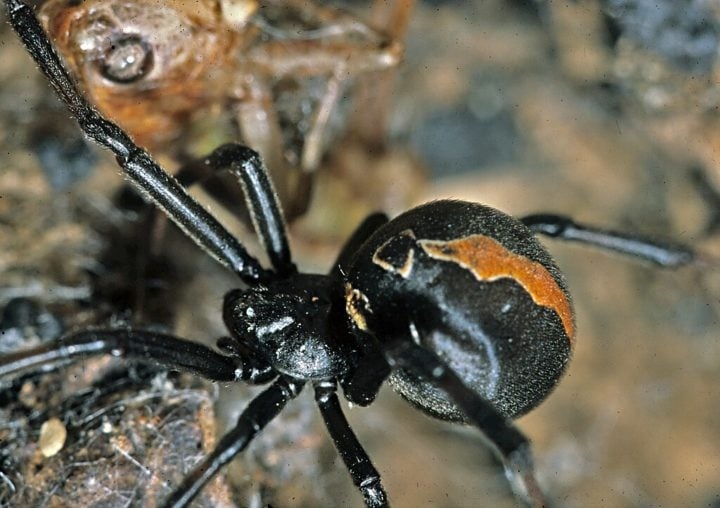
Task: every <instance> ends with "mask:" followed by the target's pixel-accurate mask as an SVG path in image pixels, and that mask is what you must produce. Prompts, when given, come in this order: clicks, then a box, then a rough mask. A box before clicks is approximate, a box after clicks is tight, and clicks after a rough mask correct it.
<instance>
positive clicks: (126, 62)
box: [100, 34, 153, 83]
mask: <svg viewBox="0 0 720 508" xmlns="http://www.w3.org/2000/svg"><path fill="white" fill-rule="evenodd" d="M152 66H153V52H152V49H151V48H150V45H149V44H148V43H147V42H146V41H145V40H143V39H142V38H141V37H140V36H138V35H135V34H123V35H121V36H119V37H117V38H116V39H114V40H113V41H112V42H111V43H110V45H109V46H108V48H107V50H106V51H105V55H103V59H102V62H101V64H100V72H102V75H103V76H105V77H106V78H107V79H109V80H111V81H115V82H116V83H133V82H135V81H137V80H139V79H140V78H142V77H144V76H146V75H147V73H148V72H150V69H152Z"/></svg>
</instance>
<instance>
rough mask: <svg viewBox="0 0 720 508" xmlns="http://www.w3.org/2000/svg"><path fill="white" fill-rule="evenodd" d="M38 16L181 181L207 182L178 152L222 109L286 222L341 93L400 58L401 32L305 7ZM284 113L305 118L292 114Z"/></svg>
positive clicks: (178, 4) (112, 109) (197, 3)
mask: <svg viewBox="0 0 720 508" xmlns="http://www.w3.org/2000/svg"><path fill="white" fill-rule="evenodd" d="M411 10H412V5H408V6H407V7H406V6H404V5H402V6H401V9H400V13H393V14H391V15H389V16H392V19H395V18H397V17H402V15H403V13H405V15H407V13H409V12H410V11H411ZM39 19H40V21H41V23H42V25H43V26H44V27H45V30H46V31H47V33H48V34H49V36H50V39H51V40H52V41H53V42H54V44H55V47H56V48H57V49H58V51H59V53H60V55H61V56H62V58H63V61H64V62H65V64H66V67H67V69H68V70H69V71H70V74H71V76H72V77H73V79H74V80H75V81H76V82H77V83H78V85H79V87H80V88H81V89H82V90H83V91H84V92H85V94H86V97H87V98H88V99H89V100H90V102H91V103H92V104H93V105H94V106H95V107H97V108H98V110H99V111H100V112H101V113H102V114H103V115H105V116H107V117H108V118H111V119H112V120H113V121H114V122H117V123H118V124H119V125H120V126H121V127H122V128H123V129H124V130H125V131H126V132H128V133H129V135H130V136H131V137H132V138H133V140H134V141H135V142H136V143H137V144H138V145H139V146H141V147H143V148H145V149H147V150H149V151H150V152H151V153H162V154H163V155H166V156H168V155H169V156H171V157H172V158H173V159H174V160H176V161H177V162H179V163H180V164H183V166H182V167H181V169H180V172H181V173H183V174H184V176H183V178H185V177H188V176H190V177H191V178H193V179H197V180H205V179H207V178H208V172H207V171H203V169H204V168H203V165H202V164H196V163H195V161H194V160H193V159H194V156H195V155H196V154H192V153H191V151H190V150H188V149H187V148H188V138H189V137H190V135H189V134H190V132H191V131H192V130H193V126H194V125H195V126H196V124H202V122H203V120H204V118H203V115H207V114H208V112H209V111H213V110H217V109H220V110H222V111H225V112H227V113H229V116H231V117H232V120H233V121H234V122H231V123H234V125H233V126H232V129H230V130H232V131H235V130H237V131H239V132H238V134H239V136H240V138H239V139H241V140H242V141H243V143H244V144H246V145H248V146H252V147H253V148H254V149H255V150H256V151H257V152H259V153H260V155H261V157H262V158H263V160H264V161H265V164H266V166H267V167H268V169H269V171H270V173H271V175H272V177H273V180H274V181H275V184H276V186H277V191H278V194H279V195H280V198H281V201H282V203H283V204H284V205H285V213H286V216H287V217H288V218H295V217H298V216H299V215H301V214H302V213H303V212H304V211H305V209H306V207H307V206H308V205H309V200H310V193H311V190H312V189H311V187H312V173H313V172H314V171H315V170H316V169H317V167H318V166H319V164H320V162H321V159H322V157H323V155H324V154H325V153H326V151H327V149H328V144H329V141H330V139H329V138H331V137H332V136H331V135H332V134H333V133H332V131H333V129H335V130H342V127H341V128H340V129H337V127H338V126H337V125H335V124H341V123H343V122H341V121H340V120H339V119H337V118H335V116H338V110H339V109H341V108H339V107H338V106H339V104H340V102H341V101H342V100H343V95H344V94H347V91H348V88H349V87H350V86H351V85H353V84H354V82H355V81H357V79H358V78H361V77H362V76H365V75H371V76H373V75H375V74H377V73H378V72H380V71H383V70H392V69H395V68H397V66H398V65H399V63H400V62H401V60H402V56H403V53H404V47H403V44H402V43H401V42H400V38H401V37H402V34H398V36H397V37H395V36H389V35H387V34H386V33H384V30H376V29H374V28H372V27H371V26H370V25H368V24H366V23H365V22H363V21H361V20H360V19H358V18H357V17H355V16H354V15H352V14H349V13H346V12H344V11H342V10H340V9H338V8H333V7H328V6H325V5H322V4H320V3H316V2H313V1H305V0H281V1H278V0H263V1H258V0H229V1H228V0H193V1H191V2H188V1H186V0H167V1H165V2H155V1H148V0H86V1H83V2H68V1H67V0H49V1H47V2H44V3H43V4H42V6H41V8H40V10H39ZM315 81H317V82H318V83H317V84H313V83H314V82H315ZM295 102H297V103H298V104H297V105H295ZM291 105H292V106H293V107H296V108H298V109H302V110H303V111H305V110H308V111H307V112H306V113H304V116H301V117H300V118H296V116H297V113H294V112H292V111H294V110H292V111H290V110H291V109H292V108H291ZM286 109H287V110H288V111H285V110H286ZM222 123H223V122H222V121H220V122H215V124H222ZM228 127H230V126H228ZM218 130H220V129H218ZM296 131H297V132H296ZM295 145H297V146H295ZM228 185H229V186H230V187H231V188H232V185H233V182H232V181H231V182H229V183H227V182H226V183H225V185H224V188H223V186H221V185H220V184H217V183H216V185H214V186H213V185H212V184H208V188H209V189H210V191H211V192H212V193H213V194H215V195H217V196H218V197H222V199H223V202H226V204H228V205H229V206H230V205H232V204H233V201H232V200H233V199H234V200H238V199H240V198H239V197H238V194H239V192H238V193H235V192H233V193H230V191H229V190H228V189H227V186H228ZM218 187H220V188H218ZM228 194H230V195H229V196H228Z"/></svg>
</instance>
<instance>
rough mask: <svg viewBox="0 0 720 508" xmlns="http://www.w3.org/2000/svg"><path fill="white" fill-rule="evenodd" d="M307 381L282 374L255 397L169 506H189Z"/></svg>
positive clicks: (172, 496) (173, 495) (166, 504)
mask: <svg viewBox="0 0 720 508" xmlns="http://www.w3.org/2000/svg"><path fill="white" fill-rule="evenodd" d="M302 387H303V382H301V381H296V380H293V379H289V378H285V377H280V378H278V380H277V381H275V382H274V383H273V384H272V385H270V387H269V388H268V389H267V390H265V391H264V392H262V393H261V394H260V395H258V396H257V397H256V398H255V399H253V400H252V401H251V402H250V404H249V405H248V406H247V408H246V409H245V411H243V412H242V414H241V415H240V418H238V422H237V425H235V427H234V428H233V429H232V430H231V431H230V432H228V433H227V434H225V435H224V436H223V437H222V439H221V440H220V442H219V443H218V445H217V446H216V447H215V449H214V450H213V451H212V453H211V454H210V455H208V456H207V457H206V458H205V460H203V461H202V462H201V463H200V464H199V465H198V466H197V467H196V468H195V469H194V470H193V471H192V472H191V473H190V474H189V475H188V476H187V477H185V480H183V482H182V484H181V485H180V487H178V489H177V490H175V492H173V494H172V495H171V496H170V498H169V499H168V500H167V501H166V502H165V505H164V506H166V507H173V508H180V507H182V506H187V505H188V504H189V503H190V502H191V501H192V500H193V499H194V498H195V497H196V496H197V495H198V494H199V493H200V491H201V490H202V488H203V487H204V486H205V484H206V483H207V482H209V481H210V480H211V479H212V478H213V476H215V475H216V474H217V473H218V471H220V469H221V468H222V467H223V466H224V465H225V464H227V463H228V462H230V461H231V460H232V459H233V458H234V457H235V456H236V455H237V454H238V453H240V452H241V451H243V450H244V449H245V448H246V447H247V445H248V444H249V443H250V441H252V440H253V438H254V437H255V436H256V435H257V434H258V433H259V432H260V431H261V430H262V429H263V428H265V426H266V425H267V424H268V423H270V422H271V421H272V420H273V419H274V418H275V417H276V416H277V415H278V414H280V412H281V411H282V409H283V408H284V407H285V404H287V402H288V401H289V400H291V399H294V398H295V397H297V396H298V394H299V393H300V391H301V390H302Z"/></svg>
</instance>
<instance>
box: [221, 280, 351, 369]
mask: <svg viewBox="0 0 720 508" xmlns="http://www.w3.org/2000/svg"><path fill="white" fill-rule="evenodd" d="M326 279H327V278H326V277H323V276H317V275H297V276H294V277H293V278H292V279H290V280H281V281H277V282H271V283H269V284H267V285H257V286H254V287H252V288H249V289H247V290H234V291H231V292H230V293H228V294H227V295H226V296H225V303H224V311H223V316H224V319H225V323H226V325H227V327H228V329H229V330H230V332H231V333H232V334H233V335H234V336H235V337H236V338H237V339H238V340H239V341H241V342H242V343H243V344H245V345H247V346H248V347H250V348H252V349H254V350H255V351H257V352H258V353H259V354H260V355H261V356H262V357H264V358H265V360H266V361H267V362H268V363H269V364H270V365H272V366H273V367H274V369H275V370H277V371H278V372H280V373H283V374H286V375H289V376H291V377H294V378H296V379H305V380H317V379H328V378H334V377H338V376H340V375H342V374H343V373H345V372H346V370H347V358H348V357H349V351H350V348H349V347H348V345H347V344H345V343H343V342H341V341H339V340H338V339H337V338H338V337H339V336H340V335H339V334H337V333H333V332H332V329H333V325H332V323H333V318H332V315H333V312H332V304H331V299H330V295H329V292H328V290H327V286H328V285H327V282H326Z"/></svg>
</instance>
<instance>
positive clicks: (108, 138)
mask: <svg viewBox="0 0 720 508" xmlns="http://www.w3.org/2000/svg"><path fill="white" fill-rule="evenodd" d="M6 4H7V7H8V18H9V20H10V23H11V25H12V26H13V28H14V29H15V31H16V32H17V33H18V35H19V36H20V38H21V39H22V41H23V43H24V44H25V46H26V48H27V50H28V52H29V53H30V54H31V55H32V57H33V58H34V59H35V61H36V62H37V64H38V66H39V67H40V70H41V71H42V72H43V74H45V76H46V77H47V78H48V80H49V81H50V84H51V85H52V86H53V88H54V89H55V92H56V93H57V94H58V96H59V97H60V99H61V100H62V101H63V102H64V103H65V105H66V106H67V108H68V110H69V111H70V113H71V114H72V115H73V116H74V117H75V118H76V119H77V121H78V123H79V124H80V127H81V129H82V130H83V132H84V133H85V134H86V135H87V136H88V137H89V138H91V139H92V140H93V141H95V142H97V143H98V144H100V145H102V146H105V147H106V148H108V149H110V150H111V151H112V152H113V153H114V154H115V156H116V158H117V161H118V164H119V165H120V167H121V168H122V170H123V172H124V174H125V175H126V176H127V177H128V178H129V179H130V180H131V181H132V182H133V183H134V184H135V185H137V186H138V187H139V188H140V190H141V191H143V193H145V194H146V195H147V196H149V197H150V199H152V201H153V202H154V203H155V204H156V205H157V206H159V207H160V208H162V209H163V210H164V211H165V213H166V214H167V215H168V217H170V219H172V220H173V221H174V222H175V223H176V224H177V225H178V226H179V227H180V228H181V229H182V230H183V231H185V232H186V234H187V235H188V236H190V237H191V238H192V239H193V240H194V241H195V243H196V244H197V245H199V246H200V247H202V248H203V249H204V250H206V251H207V252H208V253H209V254H210V255H211V256H212V257H214V258H215V259H216V260H217V261H218V262H220V263H221V264H222V265H224V266H225V267H226V268H229V269H230V270H232V271H234V272H236V273H237V274H238V276H240V278H241V279H242V280H243V281H245V282H247V283H253V282H257V281H258V280H260V279H263V278H265V277H266V276H267V273H266V270H264V269H263V268H262V266H261V265H260V263H259V262H258V261H257V260H256V259H255V258H254V257H252V256H251V255H250V254H249V253H248V252H247V251H246V250H245V248H244V247H243V246H242V244H240V242H239V241H238V240H237V239H236V238H235V237H233V236H232V235H231V234H230V233H229V232H228V231H227V229H225V227H224V226H223V225H222V224H220V222H218V220H217V219H215V218H214V217H213V216H212V215H211V214H210V213H209V212H208V211H207V210H205V208H203V207H202V206H201V205H200V204H199V203H198V202H197V201H195V200H194V199H193V198H192V197H191V196H190V195H189V194H188V193H187V192H186V190H185V189H184V188H183V186H182V185H180V184H179V183H178V182H177V180H175V179H174V178H173V177H172V176H170V175H169V174H168V173H166V172H165V171H164V170H163V169H162V168H161V167H160V166H159V165H158V164H157V163H156V162H155V161H154V160H153V159H152V157H150V155H148V154H147V153H146V152H145V151H144V150H142V149H141V148H140V147H138V146H137V145H136V144H135V143H134V142H133V141H132V139H130V137H129V136H128V135H127V134H126V133H125V132H124V131H123V130H122V129H120V127H118V126H117V125H116V124H114V123H112V122H110V121H109V120H107V119H106V118H104V117H103V116H102V115H100V114H99V113H98V112H97V111H95V110H94V109H93V108H92V107H91V106H90V105H89V103H88V102H87V101H86V100H85V98H84V97H83V95H82V94H81V93H80V92H79V91H78V89H77V87H76V86H75V83H74V82H73V81H72V79H71V78H70V75H69V74H68V72H67V70H66V69H65V68H64V67H63V65H62V63H61V61H60V58H59V57H58V55H57V53H56V52H55V50H54V48H53V47H52V45H51V44H50V41H49V40H48V38H47V35H46V34H45V32H44V31H43V29H42V26H41V25H40V23H39V22H38V20H37V18H36V17H35V14H34V12H33V10H32V8H31V7H29V6H28V5H26V4H24V3H22V2H20V1H19V0H6Z"/></svg>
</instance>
